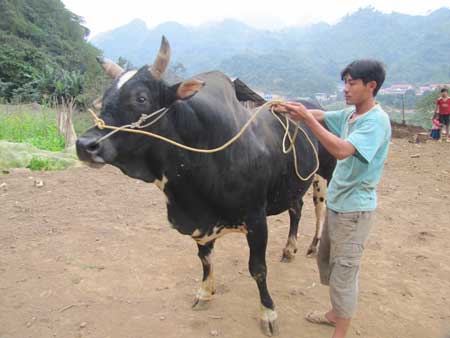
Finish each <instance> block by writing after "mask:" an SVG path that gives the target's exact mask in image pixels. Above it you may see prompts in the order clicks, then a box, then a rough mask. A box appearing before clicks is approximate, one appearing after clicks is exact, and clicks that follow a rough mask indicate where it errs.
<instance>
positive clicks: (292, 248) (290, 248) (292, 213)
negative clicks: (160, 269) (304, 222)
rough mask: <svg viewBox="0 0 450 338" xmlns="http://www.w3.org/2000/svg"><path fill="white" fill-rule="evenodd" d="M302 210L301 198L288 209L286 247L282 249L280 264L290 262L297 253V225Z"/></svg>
mask: <svg viewBox="0 0 450 338" xmlns="http://www.w3.org/2000/svg"><path fill="white" fill-rule="evenodd" d="M302 208H303V200H302V199H301V198H299V199H296V200H294V201H293V202H292V206H291V207H290V208H289V219H290V224H289V235H288V239H287V242H286V246H285V247H284V249H283V256H282V257H281V261H282V262H291V261H292V260H293V259H294V258H295V254H296V253H297V233H298V223H299V222H300V218H301V217H302Z"/></svg>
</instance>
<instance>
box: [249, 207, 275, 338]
mask: <svg viewBox="0 0 450 338" xmlns="http://www.w3.org/2000/svg"><path fill="white" fill-rule="evenodd" d="M246 224H247V230H248V233H247V242H248V246H249V248H250V259H249V264H248V266H249V271H250V274H251V276H252V277H253V279H254V280H255V281H256V284H257V286H258V290H259V297H260V301H261V313H260V323H261V329H262V331H263V332H264V334H266V335H267V336H275V335H277V334H278V326H277V313H276V312H275V306H274V304H273V301H272V298H271V297H270V294H269V291H268V290H267V281H266V277H267V266H266V247H267V220H266V215H265V212H264V211H263V212H260V213H259V215H257V216H256V217H252V218H249V219H248V220H247V222H246Z"/></svg>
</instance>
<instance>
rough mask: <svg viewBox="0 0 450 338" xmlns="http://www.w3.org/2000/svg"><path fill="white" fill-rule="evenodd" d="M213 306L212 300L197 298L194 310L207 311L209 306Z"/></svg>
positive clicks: (193, 306)
mask: <svg viewBox="0 0 450 338" xmlns="http://www.w3.org/2000/svg"><path fill="white" fill-rule="evenodd" d="M210 305H211V301H210V300H203V299H199V298H196V299H195V301H194V304H193V305H192V310H194V311H205V310H208V309H209V306H210Z"/></svg>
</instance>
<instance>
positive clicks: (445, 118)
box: [434, 88, 450, 142]
mask: <svg viewBox="0 0 450 338" xmlns="http://www.w3.org/2000/svg"><path fill="white" fill-rule="evenodd" d="M437 112H439V122H441V123H442V124H443V125H444V126H445V133H442V134H441V140H444V139H447V142H450V134H449V133H448V131H449V120H450V99H449V98H448V89H447V88H442V89H441V97H440V98H439V99H437V101H436V108H435V109H434V113H435V114H436V113H437Z"/></svg>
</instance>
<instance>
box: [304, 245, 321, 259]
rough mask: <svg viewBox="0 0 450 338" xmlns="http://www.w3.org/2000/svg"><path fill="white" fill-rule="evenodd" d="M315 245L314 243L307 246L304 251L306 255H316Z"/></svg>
mask: <svg viewBox="0 0 450 338" xmlns="http://www.w3.org/2000/svg"><path fill="white" fill-rule="evenodd" d="M317 251H318V250H317V246H316V245H312V244H311V245H310V246H309V248H308V251H306V257H314V256H317Z"/></svg>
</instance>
